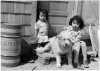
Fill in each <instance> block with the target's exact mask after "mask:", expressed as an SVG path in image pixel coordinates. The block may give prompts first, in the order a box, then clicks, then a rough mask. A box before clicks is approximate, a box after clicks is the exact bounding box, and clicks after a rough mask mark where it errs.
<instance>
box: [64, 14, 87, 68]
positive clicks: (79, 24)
mask: <svg viewBox="0 0 100 71" xmlns="http://www.w3.org/2000/svg"><path fill="white" fill-rule="evenodd" d="M69 25H70V26H69V27H64V28H63V30H64V31H70V32H71V36H72V42H73V47H72V49H73V51H74V57H75V59H74V66H76V67H77V68H79V69H84V68H83V67H82V66H81V65H80V64H79V62H78V57H79V51H80V48H81V49H82V54H83V58H84V61H83V64H84V67H85V68H88V67H89V66H88V63H87V47H86V43H85V42H84V41H81V40H80V38H81V37H82V36H83V35H84V34H85V31H84V30H83V28H84V22H83V20H82V18H81V17H80V16H78V15H75V16H74V17H73V18H71V19H70V21H69Z"/></svg>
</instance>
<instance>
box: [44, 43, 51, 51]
mask: <svg viewBox="0 0 100 71" xmlns="http://www.w3.org/2000/svg"><path fill="white" fill-rule="evenodd" d="M50 46H51V45H50V43H47V44H46V45H45V46H44V47H43V52H45V51H48V50H50V49H51V48H50Z"/></svg>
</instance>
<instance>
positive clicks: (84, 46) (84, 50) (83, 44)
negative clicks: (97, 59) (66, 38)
mask: <svg viewBox="0 0 100 71" xmlns="http://www.w3.org/2000/svg"><path fill="white" fill-rule="evenodd" d="M81 48H82V54H83V58H84V61H83V64H84V67H86V68H88V67H89V66H88V62H87V46H86V43H85V42H84V41H81Z"/></svg>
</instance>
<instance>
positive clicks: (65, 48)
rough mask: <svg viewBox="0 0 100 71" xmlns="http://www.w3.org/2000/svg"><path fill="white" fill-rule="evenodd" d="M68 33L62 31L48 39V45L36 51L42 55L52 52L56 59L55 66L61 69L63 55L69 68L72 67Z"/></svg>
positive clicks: (70, 43) (70, 44)
mask: <svg viewBox="0 0 100 71" xmlns="http://www.w3.org/2000/svg"><path fill="white" fill-rule="evenodd" d="M70 34H71V33H70V32H66V31H62V32H61V33H60V34H59V35H57V36H54V37H52V38H50V41H49V43H48V44H47V45H46V46H45V47H41V48H37V49H36V51H37V52H40V53H43V52H45V51H47V50H50V49H51V50H52V51H53V53H54V55H55V57H56V66H57V67H58V68H61V55H62V54H65V55H66V57H67V58H68V64H69V67H71V68H72V67H73V65H72V42H71V36H70Z"/></svg>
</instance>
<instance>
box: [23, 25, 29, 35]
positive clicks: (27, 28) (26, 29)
mask: <svg viewBox="0 0 100 71" xmlns="http://www.w3.org/2000/svg"><path fill="white" fill-rule="evenodd" d="M22 36H30V26H23V27H22Z"/></svg>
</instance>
